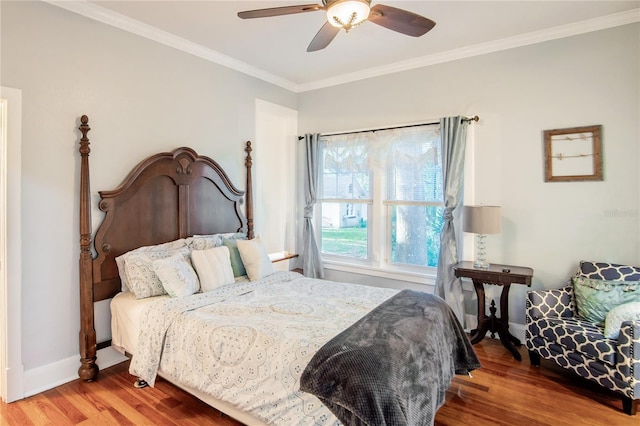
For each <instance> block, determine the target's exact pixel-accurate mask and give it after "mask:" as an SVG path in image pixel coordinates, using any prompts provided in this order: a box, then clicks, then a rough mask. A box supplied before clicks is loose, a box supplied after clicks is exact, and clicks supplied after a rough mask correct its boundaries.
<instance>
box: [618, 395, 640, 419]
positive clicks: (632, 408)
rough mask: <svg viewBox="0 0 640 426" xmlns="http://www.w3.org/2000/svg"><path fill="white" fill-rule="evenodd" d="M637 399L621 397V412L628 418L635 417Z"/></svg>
mask: <svg viewBox="0 0 640 426" xmlns="http://www.w3.org/2000/svg"><path fill="white" fill-rule="evenodd" d="M638 401H640V400H638V399H631V398H629V397H628V396H623V397H622V411H624V412H625V414H628V415H630V416H635V415H636V413H637V412H638Z"/></svg>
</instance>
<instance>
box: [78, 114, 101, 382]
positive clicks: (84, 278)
mask: <svg viewBox="0 0 640 426" xmlns="http://www.w3.org/2000/svg"><path fill="white" fill-rule="evenodd" d="M80 122H81V123H82V124H80V127H79V129H80V131H81V132H82V138H81V139H80V156H81V159H82V161H81V164H80V363H81V364H82V365H81V366H80V369H79V370H78V375H79V376H80V378H81V379H82V380H86V381H89V382H90V381H93V380H94V379H95V378H96V376H97V375H98V371H99V368H98V366H97V365H96V330H95V328H94V317H93V315H94V311H93V258H92V256H91V189H90V185H89V152H91V149H90V148H89V138H87V133H88V132H89V130H91V128H90V127H89V117H87V116H86V115H83V116H82V117H81V118H80Z"/></svg>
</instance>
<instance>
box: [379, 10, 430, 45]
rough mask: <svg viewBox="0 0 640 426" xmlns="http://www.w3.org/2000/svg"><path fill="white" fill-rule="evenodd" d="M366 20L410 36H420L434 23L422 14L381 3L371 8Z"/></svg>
mask: <svg viewBox="0 0 640 426" xmlns="http://www.w3.org/2000/svg"><path fill="white" fill-rule="evenodd" d="M368 20H369V21H371V22H373V23H374V24H378V25H380V26H382V27H385V28H388V29H390V30H393V31H396V32H399V33H402V34H406V35H409V36H412V37H420V36H421V35H424V34H425V33H426V32H427V31H429V30H431V29H432V28H433V27H435V25H436V23H435V22H433V21H432V20H431V19H427V18H425V17H424V16H420V15H418V14H415V13H413V12H409V11H407V10H403V9H398V8H395V7H391V6H385V5H383V4H377V5H375V6H373V7H372V8H371V12H370V13H369V18H368Z"/></svg>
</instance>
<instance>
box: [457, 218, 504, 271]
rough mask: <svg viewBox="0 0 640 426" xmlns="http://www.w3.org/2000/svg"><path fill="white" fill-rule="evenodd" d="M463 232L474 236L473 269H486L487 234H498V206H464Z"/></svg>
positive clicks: (499, 221)
mask: <svg viewBox="0 0 640 426" xmlns="http://www.w3.org/2000/svg"><path fill="white" fill-rule="evenodd" d="M463 214H464V222H463V231H464V232H470V233H472V234H476V253H475V260H474V262H473V267H474V268H478V269H488V268H489V263H488V262H487V259H486V254H487V247H486V238H487V234H498V233H500V224H501V222H502V216H501V214H500V207H499V206H464V212H463Z"/></svg>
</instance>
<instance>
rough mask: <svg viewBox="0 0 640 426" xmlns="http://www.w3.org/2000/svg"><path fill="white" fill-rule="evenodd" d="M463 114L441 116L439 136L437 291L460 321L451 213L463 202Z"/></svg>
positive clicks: (461, 307) (461, 311)
mask: <svg viewBox="0 0 640 426" xmlns="http://www.w3.org/2000/svg"><path fill="white" fill-rule="evenodd" d="M468 126H469V122H468V120H467V119H466V118H465V117H461V116H457V117H445V118H441V119H440V135H441V138H442V174H443V186H444V188H443V193H444V224H443V226H442V232H441V233H440V257H439V259H438V272H437V273H438V275H437V277H436V294H437V295H438V296H440V297H442V298H443V299H444V300H445V301H446V302H447V303H448V304H449V306H451V309H453V312H454V313H455V314H456V316H457V317H458V320H459V321H460V323H461V324H464V319H465V315H464V294H463V292H462V284H461V283H460V280H459V279H457V278H456V276H455V274H454V270H453V267H454V266H455V264H456V263H458V247H457V244H456V232H455V227H454V222H453V215H454V211H455V209H457V208H458V207H459V206H460V205H461V204H462V203H461V201H462V186H463V181H464V155H465V148H466V145H467V127H468Z"/></svg>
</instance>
